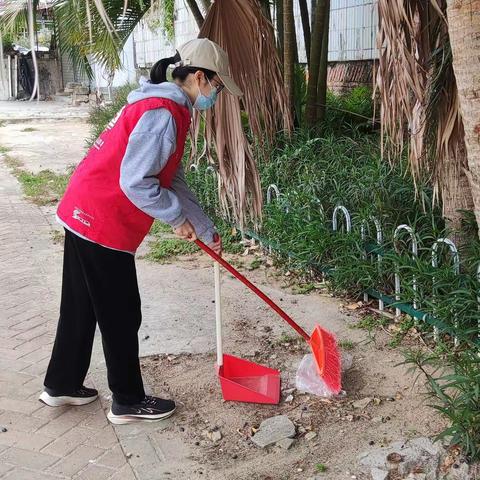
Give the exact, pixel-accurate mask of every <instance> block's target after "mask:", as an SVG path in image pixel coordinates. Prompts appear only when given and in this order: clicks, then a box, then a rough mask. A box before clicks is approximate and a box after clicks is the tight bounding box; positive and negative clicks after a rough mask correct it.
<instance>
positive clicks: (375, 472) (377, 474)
mask: <svg viewBox="0 0 480 480" xmlns="http://www.w3.org/2000/svg"><path fill="white" fill-rule="evenodd" d="M370 474H371V475H372V480H388V477H389V473H388V472H386V471H385V470H380V469H379V468H376V467H373V468H372V470H371V471H370Z"/></svg>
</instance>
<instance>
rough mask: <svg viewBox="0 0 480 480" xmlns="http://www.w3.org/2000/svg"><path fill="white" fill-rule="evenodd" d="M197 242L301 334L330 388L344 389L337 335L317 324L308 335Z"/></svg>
mask: <svg viewBox="0 0 480 480" xmlns="http://www.w3.org/2000/svg"><path fill="white" fill-rule="evenodd" d="M195 243H196V244H197V245H198V246H199V247H200V248H201V249H202V250H203V251H204V252H206V253H208V255H210V256H211V257H212V258H213V259H214V260H215V261H217V262H218V263H220V265H222V266H223V267H224V268H226V269H227V270H228V271H229V272H230V273H231V274H232V275H234V276H235V277H236V278H238V280H240V281H241V282H242V283H243V284H244V285H246V286H247V287H248V288H249V289H250V290H252V292H254V293H255V294H256V295H257V296H259V297H260V298H261V299H262V300H263V301H264V302H265V303H266V304H267V305H269V306H270V307H271V308H272V309H273V310H275V311H276V312H277V313H278V314H279V315H280V316H281V317H282V318H283V319H284V320H285V321H286V322H287V323H288V324H289V325H290V326H291V327H292V328H293V329H294V330H295V331H296V332H297V333H298V334H299V335H301V336H302V337H303V338H304V339H305V340H306V341H307V343H308V344H309V345H310V349H311V350H312V353H313V358H314V359H315V363H316V365H317V370H318V373H319V375H320V377H321V378H322V380H323V381H324V382H325V385H327V387H328V388H329V390H330V391H331V392H332V393H334V394H337V393H339V392H340V390H341V389H342V380H341V376H342V370H341V364H340V352H339V351H338V347H337V340H336V338H335V336H334V335H333V334H332V333H330V332H329V331H327V330H325V329H324V328H322V327H320V325H316V326H315V328H314V330H313V332H312V335H308V333H307V332H305V330H303V328H302V327H300V325H298V324H297V323H296V322H295V321H294V320H293V319H292V318H291V317H290V316H289V315H287V313H286V312H284V311H283V310H282V309H281V308H280V307H279V306H278V305H277V304H276V303H275V302H273V300H271V299H270V298H269V297H267V296H266V295H265V294H264V293H263V292H262V291H261V290H260V289H259V288H257V287H256V286H255V285H254V284H253V283H252V282H250V281H249V280H248V279H247V278H245V277H244V276H243V275H242V274H241V273H240V272H239V271H238V270H236V269H235V268H233V266H232V265H230V264H229V263H228V262H227V261H226V260H224V259H223V258H222V257H221V256H220V255H217V254H216V253H215V252H214V251H213V250H212V249H211V248H210V247H208V246H207V245H205V244H204V243H203V242H202V241H200V240H195Z"/></svg>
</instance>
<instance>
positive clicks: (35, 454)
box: [0, 160, 153, 480]
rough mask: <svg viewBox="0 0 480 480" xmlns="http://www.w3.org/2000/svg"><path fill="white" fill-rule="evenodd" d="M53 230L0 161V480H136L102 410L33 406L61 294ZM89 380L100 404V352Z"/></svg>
mask: <svg viewBox="0 0 480 480" xmlns="http://www.w3.org/2000/svg"><path fill="white" fill-rule="evenodd" d="M51 228H52V227H51V225H50V222H49V217H48V216H47V215H46V214H45V212H44V211H42V210H41V209H40V208H39V207H37V206H35V205H33V204H31V203H29V202H27V201H26V200H24V199H22V195H21V191H20V187H19V185H18V183H17V181H16V180H15V179H14V177H12V176H11V175H10V173H9V172H8V170H7V168H6V167H5V166H4V165H3V163H2V162H1V160H0V242H1V243H0V244H1V248H0V478H2V479H3V478H5V479H9V480H23V479H25V480H47V479H66V478H72V479H79V480H80V479H85V480H86V479H95V480H103V479H114V480H131V479H135V478H139V477H138V476H137V477H136V476H135V475H134V473H133V469H132V467H131V466H130V465H129V462H128V459H127V457H126V455H125V453H124V450H123V449H122V447H121V445H120V442H119V439H118V436H117V434H116V432H115V430H114V428H113V427H112V426H111V425H110V424H109V423H108V422H107V420H106V416H105V411H104V408H107V407H108V405H107V403H105V405H104V406H103V407H102V404H101V402H100V401H98V400H97V401H96V402H94V403H92V404H90V405H86V406H83V407H58V408H51V407H47V406H45V405H43V404H42V403H40V402H39V401H38V400H37V397H38V395H39V393H40V392H41V389H42V381H43V375H44V372H45V369H46V366H47V363H48V360H49V356H50V351H51V347H52V343H53V340H54V334H55V328H56V320H57V316H58V301H59V292H60V272H61V247H60V246H55V245H53V243H52V240H51V237H50V235H51V233H50V232H51ZM92 372H93V373H92V376H95V375H98V378H99V382H98V383H101V387H102V394H103V397H104V398H103V400H106V399H107V398H106V395H107V392H106V390H105V382H104V380H103V381H102V382H101V381H100V380H101V379H102V378H103V377H104V376H105V372H104V366H103V365H102V362H101V351H99V349H98V346H97V351H96V354H95V355H94V357H93V360H92ZM87 383H88V384H90V385H92V384H94V382H93V381H92V377H90V378H89V380H88V382H87ZM95 385H96V383H95ZM4 429H6V431H2V430H4ZM139 433H142V430H141V429H140V430H139V432H134V434H135V435H138V434H139ZM127 437H128V435H127ZM129 438H132V436H130V437H129ZM133 438H134V437H133ZM140 453H142V452H140ZM139 458H141V456H139V457H136V459H137V460H138V459H139ZM145 462H146V461H145ZM145 462H144V463H145ZM150 478H153V477H150Z"/></svg>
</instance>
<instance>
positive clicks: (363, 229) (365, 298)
mask: <svg viewBox="0 0 480 480" xmlns="http://www.w3.org/2000/svg"><path fill="white" fill-rule="evenodd" d="M370 219H371V220H372V221H373V223H374V224H375V230H376V232H377V245H378V246H381V244H382V243H383V233H382V225H381V224H380V221H379V220H378V219H377V218H376V217H373V216H371V217H370ZM366 226H367V220H363V221H362V224H361V225H360V235H361V238H362V240H364V241H365V240H366V236H367V235H366ZM363 258H364V259H366V258H367V252H366V251H365V252H364V254H363ZM377 262H378V267H379V271H380V264H381V263H382V256H381V255H380V253H378V254H377ZM363 301H364V302H368V294H367V293H364V294H363ZM384 308H385V305H384V303H383V300H381V299H379V300H378V309H379V310H380V311H383V310H384Z"/></svg>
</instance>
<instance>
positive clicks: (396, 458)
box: [387, 452, 405, 463]
mask: <svg viewBox="0 0 480 480" xmlns="http://www.w3.org/2000/svg"><path fill="white" fill-rule="evenodd" d="M404 458H405V457H404V456H403V455H400V454H399V453H397V452H393V453H390V454H389V455H387V461H389V462H390V463H401V462H403V460H404Z"/></svg>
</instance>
